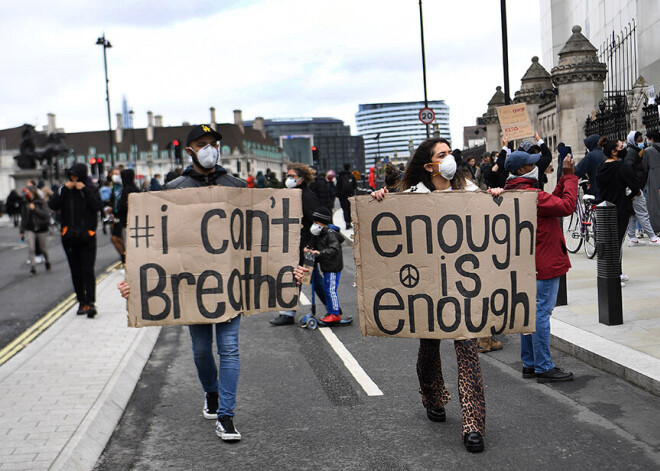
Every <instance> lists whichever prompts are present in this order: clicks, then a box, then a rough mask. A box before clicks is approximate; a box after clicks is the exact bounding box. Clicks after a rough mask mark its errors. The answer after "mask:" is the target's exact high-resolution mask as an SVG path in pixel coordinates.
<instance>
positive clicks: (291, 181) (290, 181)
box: [284, 177, 298, 188]
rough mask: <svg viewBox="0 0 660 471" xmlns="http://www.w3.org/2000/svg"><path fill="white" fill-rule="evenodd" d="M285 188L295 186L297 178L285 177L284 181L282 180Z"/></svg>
mask: <svg viewBox="0 0 660 471" xmlns="http://www.w3.org/2000/svg"><path fill="white" fill-rule="evenodd" d="M284 184H285V185H286V187H287V188H295V187H297V186H298V180H296V179H295V178H293V177H287V179H286V182H284Z"/></svg>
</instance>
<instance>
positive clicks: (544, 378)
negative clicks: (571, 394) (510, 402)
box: [536, 367, 573, 383]
mask: <svg viewBox="0 0 660 471" xmlns="http://www.w3.org/2000/svg"><path fill="white" fill-rule="evenodd" d="M572 379H573V373H571V372H570V371H564V370H562V369H561V368H557V367H554V368H553V369H551V370H550V371H546V372H545V373H536V382H537V383H560V382H562V381H570V380H572Z"/></svg>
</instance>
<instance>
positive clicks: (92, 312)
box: [87, 303, 96, 319]
mask: <svg viewBox="0 0 660 471" xmlns="http://www.w3.org/2000/svg"><path fill="white" fill-rule="evenodd" d="M94 316H96V306H94V304H93V303H92V304H90V305H89V306H87V317H89V318H90V319H93V318H94Z"/></svg>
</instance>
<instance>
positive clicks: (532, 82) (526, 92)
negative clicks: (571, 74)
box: [513, 56, 555, 138]
mask: <svg viewBox="0 0 660 471" xmlns="http://www.w3.org/2000/svg"><path fill="white" fill-rule="evenodd" d="M521 83H522V84H521V86H520V90H519V91H517V92H516V94H515V98H514V99H513V102H514V103H525V104H526V105H527V114H528V115H529V119H530V122H531V123H532V127H533V128H534V130H535V131H537V132H538V133H539V134H542V133H541V126H540V124H539V120H538V114H539V109H540V107H541V106H542V105H545V104H547V103H549V102H550V101H552V100H554V99H555V95H554V93H553V92H552V90H553V88H554V87H553V85H552V80H551V76H550V74H549V73H548V71H547V70H545V69H544V68H543V66H542V65H541V64H539V58H538V57H536V56H534V57H532V65H530V66H529V69H527V72H525V75H523V77H522V79H521ZM541 96H543V98H541ZM541 137H542V138H543V137H545V136H541Z"/></svg>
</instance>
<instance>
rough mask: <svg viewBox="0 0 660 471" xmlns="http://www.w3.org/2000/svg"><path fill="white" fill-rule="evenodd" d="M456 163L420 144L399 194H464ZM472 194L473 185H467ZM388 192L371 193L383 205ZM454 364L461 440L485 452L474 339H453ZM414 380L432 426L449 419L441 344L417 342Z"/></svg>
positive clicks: (446, 152)
mask: <svg viewBox="0 0 660 471" xmlns="http://www.w3.org/2000/svg"><path fill="white" fill-rule="evenodd" d="M456 169H457V163H456V160H455V159H454V157H453V155H452V151H451V147H450V146H449V142H448V141H447V140H446V139H442V138H432V139H427V140H425V141H424V142H422V143H421V144H420V145H419V147H418V148H417V150H416V151H415V153H414V154H413V156H412V159H411V161H410V164H409V165H408V167H407V168H406V170H405V173H404V175H403V179H402V182H401V189H402V190H403V191H405V192H409V193H430V192H432V191H451V190H463V189H465V180H464V179H463V178H462V177H461V176H460V175H458V174H457V173H456ZM471 189H472V190H476V189H477V187H476V186H475V185H472V186H471ZM386 193H388V191H387V189H386V188H382V189H380V190H377V191H375V192H374V193H372V196H373V197H374V198H375V199H377V200H379V201H381V200H383V198H384V197H385V194H386ZM454 349H455V350H456V360H457V362H458V393H459V394H458V395H459V399H460V402H461V411H462V416H463V420H462V427H461V438H462V439H463V443H464V445H465V448H466V449H467V451H468V452H470V453H478V452H481V451H483V450H484V439H483V437H484V435H485V430H486V400H485V398H484V386H483V379H482V375H481V364H480V363H479V354H478V353H477V347H476V342H475V341H474V339H465V340H454ZM417 377H418V379H419V392H420V393H421V395H422V404H423V405H424V407H425V408H426V416H427V417H428V419H429V420H431V421H433V422H445V421H446V420H447V416H446V412H445V405H446V404H447V403H448V402H449V401H450V400H451V395H450V394H449V391H448V390H447V388H446V387H445V382H444V378H443V376H442V362H441V359H440V340H438V339H420V341H419V352H418V354H417Z"/></svg>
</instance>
